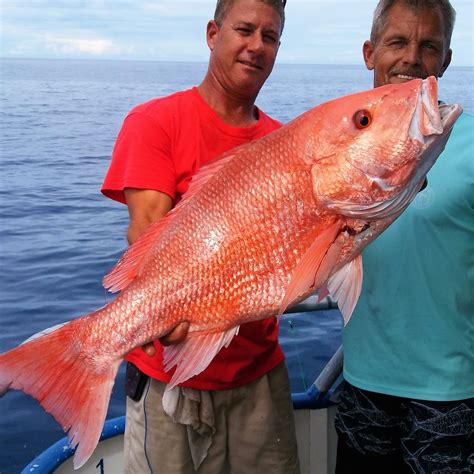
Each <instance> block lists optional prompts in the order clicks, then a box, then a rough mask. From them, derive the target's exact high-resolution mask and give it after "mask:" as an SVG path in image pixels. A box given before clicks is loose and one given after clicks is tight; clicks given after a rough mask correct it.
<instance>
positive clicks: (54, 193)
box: [0, 60, 474, 474]
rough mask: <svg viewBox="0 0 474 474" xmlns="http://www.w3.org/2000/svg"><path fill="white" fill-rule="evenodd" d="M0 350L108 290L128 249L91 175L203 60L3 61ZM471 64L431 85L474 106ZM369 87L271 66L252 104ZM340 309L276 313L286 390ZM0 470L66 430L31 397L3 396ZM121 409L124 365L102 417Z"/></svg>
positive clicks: (308, 375) (274, 107)
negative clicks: (106, 280)
mask: <svg viewBox="0 0 474 474" xmlns="http://www.w3.org/2000/svg"><path fill="white" fill-rule="evenodd" d="M0 68H1V73H0V100H1V109H0V112H1V116H2V119H1V122H0V127H1V133H0V163H1V171H0V177H1V179H0V248H1V252H0V328H1V331H0V352H3V351H6V350H8V349H10V348H12V347H14V346H15V345H17V344H19V343H20V342H22V341H23V340H24V339H26V338H28V337H29V336H30V335H31V334H33V333H35V332H37V331H40V330H42V329H44V328H46V327H50V326H53V325H55V324H58V323H61V322H64V321H66V320H70V319H73V318H75V317H77V316H79V315H82V314H86V313H88V312H90V311H91V310H93V309H96V308H98V307H99V306H102V305H103V304H105V303H106V302H107V301H110V300H111V297H110V296H108V295H107V294H106V293H105V292H104V290H103V288H102V286H101V279H102V277H103V275H104V274H106V273H107V272H108V271H109V270H110V269H111V268H112V266H113V264H114V262H115V261H116V260H117V258H118V256H119V255H120V254H121V253H122V251H123V250H124V249H125V248H126V240H125V229H126V226H127V222H128V215H127V212H126V208H125V206H123V205H120V204H118V203H115V202H112V201H110V200H108V199H106V198H104V197H103V196H102V195H101V194H100V192H99V189H100V185H101V182H102V179H103V177H104V174H105V172H106V169H107V166H108V164H109V160H110V155H111V151H112V147H113V144H114V141H115V137H116V135H117V132H118V130H119V128H120V126H121V123H122V120H123V118H124V117H125V115H126V113H127V111H128V110H129V109H130V108H131V107H133V106H134V105H136V104H138V103H140V102H143V101H145V100H148V99H150V98H153V97H157V96H161V95H165V94H168V93H171V92H174V91H176V90H180V89H184V88H188V87H190V86H192V85H195V84H198V83H199V82H200V80H201V78H202V77H203V74H204V72H205V70H206V64H200V63H159V62H120V61H55V60H54V61H53V60H51V61H48V60H0ZM473 83H474V72H473V69H472V68H457V69H456V68H452V69H450V70H448V72H447V73H446V75H445V77H444V78H443V79H442V81H441V82H440V91H441V92H440V96H441V97H442V98H443V100H445V101H446V102H459V103H461V104H462V105H463V106H464V108H465V110H467V111H470V112H471V113H472V112H473V111H474V104H473V100H474V99H473V94H472V84H473ZM370 87H371V75H370V73H369V72H367V71H366V70H365V69H364V68H363V67H362V66H360V67H357V66H319V65H318V66H316V65H277V66H276V67H275V70H274V72H273V74H272V76H271V78H270V79H269V80H268V82H267V84H266V85H265V86H264V88H263V89H262V92H261V94H260V97H259V100H258V101H257V103H258V105H259V106H260V107H261V108H262V109H263V110H265V111H266V112H268V113H269V114H271V115H273V116H274V117H275V118H278V119H279V120H281V121H283V122H287V121H289V120H291V119H292V118H294V117H296V116H297V115H299V114H300V113H302V112H303V111H305V110H307V109H308V108H310V107H312V106H314V105H316V104H318V103H321V102H323V101H326V100H328V99H330V98H334V97H337V96H341V95H344V94H347V93H351V92H355V91H357V90H361V89H366V88H370ZM340 330H341V320H340V316H339V314H338V312H337V311H325V312H318V313H313V314H306V315H291V316H290V315H289V316H286V317H285V318H284V319H283V320H282V325H281V340H282V344H283V347H284V349H285V352H286V354H287V363H288V366H289V369H290V374H291V384H292V389H293V391H303V390H305V389H306V387H307V386H308V385H309V384H310V383H311V382H312V381H313V380H314V378H315V377H316V376H317V374H318V373H319V371H320V370H321V368H322V367H323V366H324V364H325V362H326V361H327V359H328V358H329V357H330V355H331V354H332V352H334V350H335V349H336V348H337V347H338V345H339V343H340ZM0 413H1V416H0V473H1V474H5V473H16V472H19V471H20V470H21V468H22V467H24V466H25V465H26V464H27V463H28V462H29V461H30V460H31V459H32V458H34V457H35V456H36V455H37V454H39V453H40V452H41V451H43V450H44V449H45V448H46V447H48V446H49V445H50V444H52V443H53V442H55V441H56V440H58V439H59V438H61V437H62V436H63V432H62V430H61V429H60V428H59V426H58V424H57V423H56V422H55V421H54V420H53V419H52V418H51V417H50V416H49V415H47V414H46V413H45V412H44V411H43V410H42V409H41V408H40V407H39V405H38V403H37V402H36V401H35V400H33V399H31V398H30V397H28V396H26V395H24V394H23V393H21V392H16V391H12V392H9V393H7V395H6V396H5V397H4V398H3V399H1V400H0ZM123 413H124V395H123V369H121V370H120V373H119V376H118V379H117V382H116V385H115V388H114V392H113V395H112V401H111V404H110V408H109V412H108V418H113V417H115V416H119V415H121V414H123Z"/></svg>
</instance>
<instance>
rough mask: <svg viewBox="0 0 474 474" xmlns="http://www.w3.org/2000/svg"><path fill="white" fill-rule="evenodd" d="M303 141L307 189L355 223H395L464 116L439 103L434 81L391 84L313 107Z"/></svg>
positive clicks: (458, 108)
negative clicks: (307, 136) (309, 185)
mask: <svg viewBox="0 0 474 474" xmlns="http://www.w3.org/2000/svg"><path fill="white" fill-rule="evenodd" d="M317 109H319V111H318V117H319V119H318V120H315V129H314V134H310V135H311V136H313V137H317V138H316V139H313V140H311V139H310V140H309V142H307V147H308V146H309V149H308V148H307V150H306V152H305V156H306V157H307V159H309V161H310V162H311V165H312V168H311V169H312V181H313V192H314V196H315V198H316V200H317V201H318V203H320V204H321V203H322V204H323V205H324V206H325V207H326V208H327V209H329V210H331V211H332V212H336V213H339V214H342V215H345V216H349V217H353V218H358V219H361V218H362V219H367V220H371V219H381V218H392V217H393V218H395V217H396V216H398V215H399V214H400V212H402V211H403V209H405V208H406V206H407V205H408V204H409V203H410V202H411V200H412V199H413V198H414V197H415V196H416V194H417V192H418V191H419V189H420V187H421V185H422V183H423V181H424V179H425V175H426V173H427V172H428V171H429V169H430V168H431V167H432V166H433V164H434V163H435V161H436V159H437V158H438V156H439V155H440V153H441V152H442V151H443V149H444V146H445V145H446V142H447V140H448V137H449V135H450V132H451V130H452V127H453V125H454V123H455V121H456V120H457V118H458V117H459V115H460V114H461V112H462V108H461V107H460V106H459V105H457V104H454V105H441V106H439V105H438V95H437V82H436V79H435V78H434V77H429V78H427V79H424V80H422V79H415V80H413V81H410V82H406V83H403V84H393V85H392V84H391V85H386V86H382V87H378V88H375V89H371V90H368V91H364V92H360V93H357V94H352V95H349V96H345V97H342V98H340V99H336V100H334V101H330V102H327V103H325V104H323V105H322V106H320V107H318V108H317Z"/></svg>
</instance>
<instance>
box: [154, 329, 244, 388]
mask: <svg viewBox="0 0 474 474" xmlns="http://www.w3.org/2000/svg"><path fill="white" fill-rule="evenodd" d="M238 332H239V326H236V327H233V328H232V329H229V330H227V331H224V332H213V333H205V334H202V333H201V334H199V333H194V334H193V333H189V334H188V336H187V338H186V339H185V340H184V341H183V342H181V343H179V344H176V345H173V346H166V347H164V348H163V367H164V369H165V370H166V371H168V370H170V369H171V368H173V367H174V366H176V370H175V372H174V374H173V376H172V378H171V381H170V383H169V384H168V385H167V389H172V388H173V387H175V386H176V385H179V384H180V383H182V382H185V381H186V380H188V379H190V378H191V377H194V376H195V375H197V374H200V373H201V372H202V371H203V370H204V369H206V367H207V366H208V365H209V364H210V363H211V361H212V359H214V357H215V356H216V355H217V353H218V352H219V351H220V350H221V349H222V348H223V347H228V346H229V344H230V343H231V341H232V339H233V338H234V336H235V335H236V334H237V333H238Z"/></svg>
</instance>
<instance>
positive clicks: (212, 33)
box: [207, 0, 281, 97]
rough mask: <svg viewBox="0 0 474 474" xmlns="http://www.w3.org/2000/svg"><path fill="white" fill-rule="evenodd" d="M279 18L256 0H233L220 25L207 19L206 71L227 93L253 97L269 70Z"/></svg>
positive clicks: (271, 8) (277, 40) (277, 36)
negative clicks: (207, 61) (209, 59)
mask: <svg viewBox="0 0 474 474" xmlns="http://www.w3.org/2000/svg"><path fill="white" fill-rule="evenodd" d="M280 31H281V18H280V15H279V14H278V12H277V11H276V10H275V9H274V8H273V7H271V6H270V5H267V4H265V3H263V2H261V1H259V0H236V1H235V3H234V4H233V5H232V6H231V8H230V9H229V11H228V12H227V15H226V16H225V18H224V20H223V22H222V24H221V25H220V27H219V26H217V25H216V23H215V22H214V21H211V22H209V24H208V27H207V43H208V45H209V48H210V49H211V51H212V52H211V61H210V72H211V74H213V75H214V77H215V78H216V79H217V80H218V81H219V83H221V85H223V86H224V88H226V89H227V90H228V91H229V92H230V93H232V94H235V95H238V96H246V97H247V96H250V97H252V96H256V95H257V94H258V92H259V90H260V88H261V87H262V85H263V84H264V82H265V80H266V79H267V77H268V76H269V74H270V72H271V71H272V68H273V65H274V63H275V59H276V55H277V52H278V48H279V44H280Z"/></svg>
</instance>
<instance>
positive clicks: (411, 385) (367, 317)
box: [343, 113, 474, 401]
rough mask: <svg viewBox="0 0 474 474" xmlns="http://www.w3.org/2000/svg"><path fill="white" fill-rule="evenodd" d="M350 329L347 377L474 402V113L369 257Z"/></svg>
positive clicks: (419, 395)
mask: <svg viewBox="0 0 474 474" xmlns="http://www.w3.org/2000/svg"><path fill="white" fill-rule="evenodd" d="M363 266H364V280H363V287H362V294H361V296H360V299H359V302H358V304H357V307H356V309H355V311H354V314H353V315H352V318H351V319H350V321H349V323H348V325H347V326H346V328H345V329H344V332H343V344H344V377H345V379H346V380H348V381H349V382H350V383H351V384H352V385H355V386H356V387H359V388H362V389H365V390H369V391H373V392H377V393H384V394H388V395H395V396H400V397H407V398H416V399H421V400H444V401H449V400H461V399H465V398H470V397H473V396H474V116H473V115H470V114H467V113H463V114H462V115H461V117H460V118H459V119H458V121H457V123H456V124H455V126H454V129H453V131H452V133H451V137H450V139H449V141H448V143H447V145H446V148H445V150H444V152H443V153H442V155H441V156H440V157H439V158H438V161H437V162H436V163H435V165H434V166H433V168H432V169H431V171H430V172H429V173H428V186H427V188H426V189H424V190H423V191H421V192H420V193H419V194H418V196H417V197H416V198H415V200H414V201H413V202H412V203H411V204H410V206H409V207H408V209H407V210H406V211H405V212H404V213H403V214H402V215H401V216H400V218H399V219H398V220H397V221H395V222H394V223H393V224H392V225H391V226H390V227H389V228H388V229H387V230H386V231H385V232H384V233H383V234H382V235H381V236H379V237H378V239H376V240H375V241H374V242H373V243H372V244H370V245H369V247H367V249H366V250H365V252H364V253H363Z"/></svg>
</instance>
